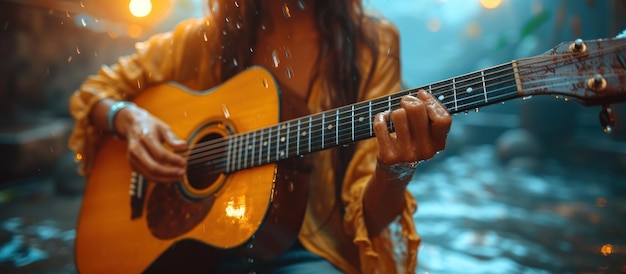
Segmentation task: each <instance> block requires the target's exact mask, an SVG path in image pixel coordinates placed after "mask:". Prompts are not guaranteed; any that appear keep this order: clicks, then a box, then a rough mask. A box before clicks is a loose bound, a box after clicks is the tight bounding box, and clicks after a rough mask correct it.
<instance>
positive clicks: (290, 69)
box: [286, 66, 293, 79]
mask: <svg viewBox="0 0 626 274" xmlns="http://www.w3.org/2000/svg"><path fill="white" fill-rule="evenodd" d="M286 74H287V78H289V79H291V78H292V77H293V69H292V68H291V66H287V69H286Z"/></svg>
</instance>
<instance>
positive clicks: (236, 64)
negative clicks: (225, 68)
mask: <svg viewBox="0 0 626 274" xmlns="http://www.w3.org/2000/svg"><path fill="white" fill-rule="evenodd" d="M233 65H234V66H235V67H237V66H238V65H239V63H237V59H235V58H233Z"/></svg>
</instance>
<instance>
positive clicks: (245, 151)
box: [242, 133, 250, 168]
mask: <svg viewBox="0 0 626 274" xmlns="http://www.w3.org/2000/svg"><path fill="white" fill-rule="evenodd" d="M244 138H245V139H246V143H245V147H244V148H243V159H242V162H243V168H247V167H248V150H250V133H248V134H244Z"/></svg>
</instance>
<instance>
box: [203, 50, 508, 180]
mask: <svg viewBox="0 0 626 274" xmlns="http://www.w3.org/2000/svg"><path fill="white" fill-rule="evenodd" d="M420 89H423V90H426V91H427V92H429V93H431V94H432V95H433V96H434V97H435V98H436V99H438V100H439V101H440V102H441V103H442V104H443V106H444V107H446V108H447V109H448V111H449V112H450V113H458V112H467V111H470V110H474V109H478V108H479V107H482V106H486V105H489V104H494V103H498V102H502V101H506V100H510V99H513V98H517V97H519V96H518V92H517V85H516V81H515V68H514V62H509V63H506V64H503V65H500V66H496V67H492V68H489V69H486V70H481V71H476V72H472V73H468V74H465V75H461V76H459V77H455V78H450V79H447V80H444V81H441V82H437V83H433V84H430V85H427V86H423V87H419V88H414V89H410V90H405V91H401V92H398V93H395V94H392V95H389V96H385V97H380V98H377V99H373V100H369V101H363V102H359V103H356V104H352V105H347V106H343V107H340V108H337V109H333V110H329V111H325V112H322V113H318V114H313V115H309V116H304V117H301V118H297V119H293V120H290V121H285V122H281V123H279V124H276V125H275V126H271V127H267V128H263V129H260V130H256V131H251V132H246V133H241V134H236V135H232V136H228V137H226V138H225V140H226V142H227V145H225V146H223V148H221V149H223V150H224V151H223V152H221V153H219V154H221V155H223V156H224V157H225V160H226V161H223V162H222V163H223V164H222V165H217V166H215V167H216V168H218V169H221V170H220V171H221V172H226V173H230V172H235V171H238V170H242V169H247V168H251V167H255V166H260V165H264V164H269V163H273V162H277V161H280V160H284V159H287V158H291V157H296V156H300V155H305V154H308V153H312V152H316V151H321V150H325V149H329V148H333V147H336V146H341V145H347V144H350V143H353V142H356V141H359V140H364V139H367V138H371V137H373V136H374V131H373V121H374V116H375V115H376V114H377V113H381V112H384V111H391V110H394V109H396V108H398V106H399V102H400V99H401V98H402V96H405V95H415V94H417V91H418V90H420ZM389 130H390V131H394V127H393V122H391V123H389Z"/></svg>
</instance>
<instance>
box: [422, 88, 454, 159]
mask: <svg viewBox="0 0 626 274" xmlns="http://www.w3.org/2000/svg"><path fill="white" fill-rule="evenodd" d="M424 97H425V98H427V96H424ZM426 112H427V113H428V119H429V120H430V124H431V126H430V131H431V138H432V140H433V142H434V143H435V144H436V147H437V150H441V149H444V148H445V143H446V139H447V136H448V132H449V131H450V126H451V124H452V117H451V116H450V113H449V112H448V111H447V110H446V109H445V108H444V107H443V106H442V105H441V103H439V102H438V101H437V100H435V99H434V98H432V97H430V98H429V99H427V101H426Z"/></svg>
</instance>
